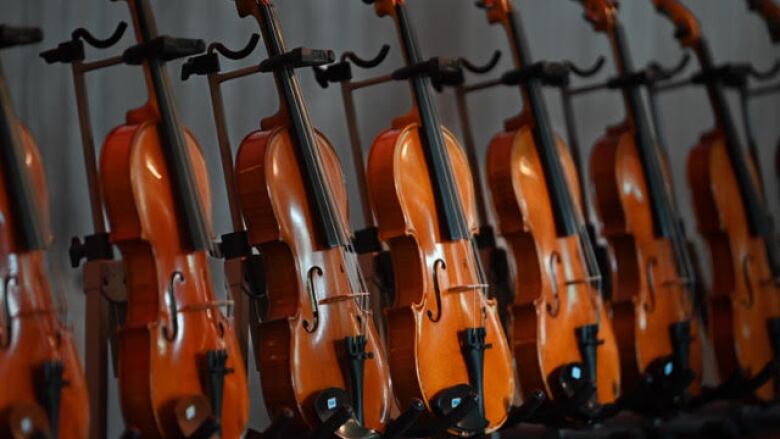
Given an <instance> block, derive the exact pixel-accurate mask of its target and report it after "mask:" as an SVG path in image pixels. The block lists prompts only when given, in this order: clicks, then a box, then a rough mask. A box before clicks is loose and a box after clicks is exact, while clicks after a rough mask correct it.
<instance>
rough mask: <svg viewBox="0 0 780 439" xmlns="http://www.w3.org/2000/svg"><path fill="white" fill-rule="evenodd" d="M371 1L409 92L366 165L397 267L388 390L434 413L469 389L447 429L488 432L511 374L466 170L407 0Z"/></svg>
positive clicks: (511, 387) (496, 422)
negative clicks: (469, 398) (399, 54)
mask: <svg viewBox="0 0 780 439" xmlns="http://www.w3.org/2000/svg"><path fill="white" fill-rule="evenodd" d="M372 3H373V4H374V8H375V11H376V13H377V15H379V16H380V17H384V16H389V17H392V18H393V20H394V22H395V24H396V29H397V32H398V36H399V39H400V42H401V47H402V50H403V54H404V58H405V60H406V66H405V67H404V68H402V69H401V70H399V71H398V72H396V73H397V74H396V75H395V76H396V77H398V78H399V79H405V80H408V81H409V83H410V85H411V88H412V91H413V97H414V99H413V100H414V109H413V110H412V112H411V114H409V115H407V116H405V117H401V118H398V119H396V120H395V121H394V122H393V124H392V127H391V128H390V129H388V130H386V131H384V132H382V133H381V134H380V135H379V136H378V137H377V139H376V140H375V141H374V143H373V145H372V147H371V152H370V155H369V159H368V167H367V168H368V171H367V176H368V178H367V180H368V188H369V196H370V200H371V206H372V208H373V211H374V214H375V215H376V219H377V225H378V228H379V236H380V239H382V240H383V241H384V242H386V243H387V244H388V246H389V248H390V253H391V256H392V260H393V267H394V271H395V288H396V289H395V301H394V303H393V304H392V306H391V307H389V308H388V309H387V310H386V324H387V334H388V336H387V344H388V346H387V349H388V352H389V362H390V370H391V373H392V377H393V388H394V389H395V393H396V395H397V396H398V398H400V399H401V400H404V399H412V398H419V399H421V400H422V401H423V402H424V403H425V408H426V410H427V413H428V414H432V415H433V416H437V415H441V414H442V412H445V411H446V410H448V409H450V408H451V407H454V406H455V405H457V403H459V402H460V399H457V400H455V399H451V400H450V401H449V404H450V406H451V407H443V404H445V401H446V396H447V395H449V394H452V392H454V391H456V390H457V389H459V388H461V389H462V388H463V387H464V386H465V387H466V388H470V389H471V390H472V391H473V392H474V393H475V394H476V398H475V400H476V401H477V403H478V405H477V410H472V411H471V412H469V414H468V415H467V416H465V417H464V418H463V419H461V420H460V421H459V422H458V423H456V424H455V425H454V426H451V427H450V428H449V429H448V431H449V432H450V433H451V434H454V435H458V436H470V435H475V434H481V433H489V432H492V431H495V430H497V429H498V428H500V427H501V425H502V424H503V423H504V422H505V421H506V419H507V414H508V410H509V408H510V406H511V404H512V402H513V401H512V400H513V396H514V392H515V380H514V372H513V367H512V358H511V351H510V349H509V345H508V343H507V340H506V336H505V335H504V332H503V330H502V325H501V321H500V318H499V316H498V310H497V305H496V301H495V300H494V299H490V298H488V297H487V289H488V285H487V281H486V277H485V273H484V272H483V270H482V266H481V264H480V258H479V254H478V250H477V247H476V244H475V242H474V239H473V238H474V235H475V234H476V233H477V232H478V226H477V219H476V205H475V192H474V191H475V188H474V185H473V179H472V175H471V170H470V168H469V165H468V159H467V157H466V154H465V152H464V151H463V149H462V148H461V146H460V145H459V144H458V141H457V140H456V138H455V136H454V135H453V134H452V133H451V132H449V131H448V130H447V129H445V128H443V127H442V124H441V120H440V118H439V114H438V110H437V107H436V105H435V104H434V96H433V91H432V88H431V78H430V74H429V73H426V66H427V65H428V64H426V62H424V60H423V58H422V54H421V52H420V48H419V46H418V42H417V38H416V35H415V33H414V29H413V27H412V25H411V22H410V19H409V15H408V12H407V2H406V1H403V0H375V1H373V2H372ZM443 359H446V361H444V362H443Z"/></svg>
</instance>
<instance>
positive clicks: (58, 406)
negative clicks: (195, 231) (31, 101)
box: [0, 26, 89, 439]
mask: <svg viewBox="0 0 780 439" xmlns="http://www.w3.org/2000/svg"><path fill="white" fill-rule="evenodd" d="M41 39H42V35H41V31H40V30H37V29H22V28H11V27H7V26H0V48H6V47H11V46H15V45H20V44H27V43H33V42H37V41H40V40H41ZM48 215H49V206H48V193H47V190H46V178H45V176H44V170H43V163H42V162H41V156H40V153H39V152H38V147H37V146H36V145H35V141H34V140H33V138H32V135H31V134H30V131H29V130H28V129H27V127H25V126H24V125H23V124H22V123H21V122H20V121H19V120H18V119H17V116H16V113H15V111H14V108H13V106H12V104H11V92H10V90H9V89H8V84H7V83H6V80H5V76H4V73H3V71H2V68H0V282H2V283H0V437H2V438H32V437H43V438H50V439H59V438H73V439H79V438H81V439H83V438H86V437H87V433H88V428H89V401H88V399H87V388H86V383H85V381H84V375H83V372H82V370H81V364H80V362H79V354H78V352H76V347H75V344H74V342H73V338H72V336H71V334H70V331H68V329H67V328H66V327H65V326H64V325H63V324H62V322H61V321H60V319H59V316H58V310H57V307H56V305H55V303H54V301H53V300H52V296H51V291H50V287H49V280H48V275H47V274H46V268H45V249H46V247H47V246H48V245H49V243H50V242H51V240H52V236H51V233H50V230H49V226H48V221H49V220H48Z"/></svg>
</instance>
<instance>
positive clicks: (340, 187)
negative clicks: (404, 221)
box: [235, 0, 395, 437]
mask: <svg viewBox="0 0 780 439" xmlns="http://www.w3.org/2000/svg"><path fill="white" fill-rule="evenodd" d="M236 6H237V9H238V12H239V15H240V16H242V17H246V16H251V17H253V18H255V19H256V20H257V22H258V24H259V26H260V29H261V31H262V34H263V39H264V41H265V45H266V48H267V51H268V55H269V58H268V60H267V61H264V64H263V66H264V67H263V70H264V71H269V72H273V74H274V79H275V81H276V86H277V90H278V93H279V101H280V106H281V108H280V110H279V111H278V112H277V113H276V114H275V115H274V116H272V117H270V118H267V119H264V120H263V121H262V122H261V129H260V130H259V131H256V132H253V133H250V134H249V135H247V136H246V137H245V138H244V140H243V141H242V142H241V145H240V147H239V151H238V155H237V157H236V163H235V180H236V188H237V193H238V200H239V204H240V207H241V212H242V215H243V218H244V221H245V222H246V226H247V233H248V237H249V243H250V244H251V245H253V246H256V247H257V248H258V249H259V250H260V252H261V254H262V258H263V264H264V271H265V280H266V290H267V296H268V297H267V302H268V306H267V312H266V313H265V316H263V319H262V320H263V321H262V322H261V323H257V328H256V330H255V331H253V337H254V340H253V343H254V346H255V352H256V363H257V368H258V370H259V372H260V375H261V377H262V387H263V396H264V398H265V402H266V404H267V405H268V407H269V411H270V412H271V414H272V416H275V415H276V414H277V413H278V412H280V411H281V410H283V409H285V408H287V409H292V410H293V411H294V413H295V420H294V425H293V426H292V427H291V428H292V431H297V432H299V433H303V432H307V431H311V430H314V429H316V428H317V426H318V425H320V424H322V423H324V422H325V421H327V420H328V418H329V417H330V416H333V415H334V413H333V412H334V409H335V408H336V407H340V406H342V405H347V406H350V407H351V409H352V419H351V420H349V421H348V422H346V423H345V424H344V425H343V426H342V427H341V428H340V429H339V430H338V431H337V432H336V434H337V435H339V436H342V437H368V435H370V434H371V431H379V432H381V431H384V429H385V427H386V425H387V423H388V422H389V421H390V411H391V410H392V409H393V408H394V404H395V401H394V398H393V393H392V387H391V382H390V371H389V368H388V365H387V360H386V356H385V352H384V348H383V346H382V344H381V341H380V338H379V336H378V335H377V331H376V328H375V326H374V321H373V317H372V315H371V308H370V300H369V299H370V298H369V296H368V290H367V287H366V283H365V281H364V279H363V275H362V273H361V270H360V266H359V264H358V259H357V253H355V251H354V249H353V248H352V241H351V237H352V232H351V230H350V227H349V222H348V218H349V217H348V215H347V196H346V187H345V184H344V176H343V174H342V169H341V165H340V163H339V160H338V157H337V156H336V153H335V151H334V149H333V146H332V145H331V144H330V142H328V140H327V139H325V137H324V136H323V135H322V134H320V133H319V132H318V131H316V130H315V129H314V127H313V126H312V124H311V121H310V118H309V113H308V109H307V107H306V104H305V102H304V100H303V95H302V92H301V89H300V86H299V83H298V79H297V77H296V75H295V73H294V68H295V67H296V66H297V67H300V66H301V65H303V64H305V62H306V61H305V60H306V59H309V58H312V57H313V58H315V59H316V58H318V57H324V58H327V59H329V58H330V57H332V53H328V52H327V51H312V50H310V49H296V50H293V51H289V52H288V51H287V48H286V46H285V42H284V38H283V36H282V31H281V28H280V24H279V19H278V16H277V12H276V7H275V6H274V4H273V3H272V2H271V1H270V0H262V1H258V0H239V1H237V2H236ZM265 67H267V69H266V68H265ZM366 430H368V431H366Z"/></svg>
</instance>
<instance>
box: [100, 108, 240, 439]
mask: <svg viewBox="0 0 780 439" xmlns="http://www.w3.org/2000/svg"><path fill="white" fill-rule="evenodd" d="M186 143H187V147H188V149H189V156H190V157H191V162H192V163H191V164H192V168H193V169H194V176H195V181H196V182H197V187H198V194H199V196H200V197H201V200H202V202H203V206H204V208H205V209H206V210H207V211H210V207H211V202H210V193H209V189H208V176H207V172H206V164H205V161H204V159H203V155H202V153H201V150H200V148H199V146H198V145H197V143H196V142H195V140H194V138H193V137H192V135H190V134H189V133H187V134H186ZM100 165H101V166H100V168H101V173H100V177H101V184H102V187H103V190H104V196H105V200H106V206H107V211H108V218H109V221H110V223H111V241H112V242H113V243H114V244H116V245H117V246H118V247H119V249H120V250H121V252H122V258H123V261H124V265H125V272H126V273H127V279H126V285H127V294H128V302H127V303H128V305H127V316H126V321H125V325H124V326H123V327H122V329H121V332H120V337H119V340H120V348H119V351H120V356H119V386H120V395H121V403H122V411H123V413H124V415H125V421H126V423H127V425H128V426H129V427H134V428H137V429H139V430H140V431H141V432H142V434H143V436H144V437H150V438H153V437H169V436H170V437H176V436H177V434H178V433H177V431H178V426H177V424H176V418H175V413H174V409H175V402H176V401H177V400H180V399H182V398H185V397H189V396H193V395H208V394H209V389H208V388H207V383H205V382H204V379H203V377H206V376H209V371H210V368H209V365H208V364H207V363H208V360H207V356H208V355H209V354H208V353H209V352H211V351H224V352H226V353H227V360H226V367H227V368H228V369H229V370H232V372H229V373H227V374H226V375H225V377H224V390H223V404H222V407H221V413H222V414H223V416H222V419H221V426H222V434H223V436H224V437H238V436H240V435H241V434H242V432H243V430H244V426H245V424H246V421H247V419H248V410H249V407H248V392H247V383H246V372H245V370H244V362H243V361H242V359H241V353H240V350H239V348H238V345H237V342H236V339H235V334H234V332H233V328H232V326H231V322H230V320H229V319H227V318H226V317H225V316H224V315H223V314H222V312H221V311H220V309H219V306H218V303H217V302H215V298H214V297H213V296H212V293H211V285H212V283H211V277H210V275H209V271H208V261H207V255H206V253H205V252H202V251H199V252H191V251H187V250H184V247H183V243H182V238H181V236H180V227H179V222H178V220H177V215H176V211H175V206H176V201H175V199H174V196H173V193H172V190H171V187H170V177H169V174H168V171H167V166H166V162H165V160H164V157H163V151H162V146H161V144H160V135H159V133H158V129H157V126H156V125H155V124H154V123H152V122H145V123H141V124H139V125H125V126H121V127H119V128H116V129H115V130H114V131H112V133H111V134H110V135H109V136H108V138H107V139H106V142H105V144H104V146H103V149H102V153H101V160H100ZM217 409H218V408H214V407H212V410H217Z"/></svg>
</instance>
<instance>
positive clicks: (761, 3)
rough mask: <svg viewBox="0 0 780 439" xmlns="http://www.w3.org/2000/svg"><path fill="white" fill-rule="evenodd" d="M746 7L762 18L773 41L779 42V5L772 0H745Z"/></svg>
mask: <svg viewBox="0 0 780 439" xmlns="http://www.w3.org/2000/svg"><path fill="white" fill-rule="evenodd" d="M747 3H748V9H750V10H751V11H754V12H756V13H757V14H759V15H760V16H761V18H763V19H764V21H765V22H766V26H767V28H769V34H770V35H771V36H772V41H773V42H774V43H780V5H778V4H777V3H775V2H773V1H772V0H747Z"/></svg>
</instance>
